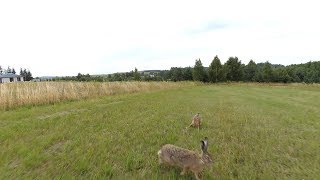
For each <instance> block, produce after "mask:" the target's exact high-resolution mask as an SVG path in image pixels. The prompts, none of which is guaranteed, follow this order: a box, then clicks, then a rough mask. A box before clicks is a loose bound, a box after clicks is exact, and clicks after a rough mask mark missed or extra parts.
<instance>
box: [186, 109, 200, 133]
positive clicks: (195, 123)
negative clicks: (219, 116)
mask: <svg viewBox="0 0 320 180" xmlns="http://www.w3.org/2000/svg"><path fill="white" fill-rule="evenodd" d="M200 126H201V117H200V113H197V114H196V115H195V116H193V118H192V122H191V124H190V125H189V127H197V128H198V130H199V131H200Z"/></svg>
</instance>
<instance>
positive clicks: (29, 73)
mask: <svg viewBox="0 0 320 180" xmlns="http://www.w3.org/2000/svg"><path fill="white" fill-rule="evenodd" d="M32 79H33V77H32V74H31V72H30V71H29V70H28V71H27V73H26V81H31V80H32Z"/></svg>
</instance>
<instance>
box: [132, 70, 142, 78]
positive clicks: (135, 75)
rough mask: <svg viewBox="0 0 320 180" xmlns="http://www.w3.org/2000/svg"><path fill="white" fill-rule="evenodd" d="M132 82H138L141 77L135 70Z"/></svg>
mask: <svg viewBox="0 0 320 180" xmlns="http://www.w3.org/2000/svg"><path fill="white" fill-rule="evenodd" d="M133 77H134V80H135V81H140V80H141V77H140V73H139V72H138V69H137V68H134V74H133Z"/></svg>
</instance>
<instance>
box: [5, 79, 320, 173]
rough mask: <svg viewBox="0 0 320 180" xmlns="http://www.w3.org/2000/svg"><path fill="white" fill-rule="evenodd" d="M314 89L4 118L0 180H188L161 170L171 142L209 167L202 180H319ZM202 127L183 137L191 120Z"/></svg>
mask: <svg viewBox="0 0 320 180" xmlns="http://www.w3.org/2000/svg"><path fill="white" fill-rule="evenodd" d="M319 107H320V86H318V85H302V84H291V85H283V84H279V85H276V84H269V85H268V84H242V83H237V84H218V85H200V86H186V87H184V88H174V89H164V90H160V91H144V92H136V93H133V94H126V93H121V94H114V95H112V96H110V95H109V96H105V95H103V96H99V97H91V98H86V99H78V100H76V101H74V100H73V101H66V100H64V101H63V102H58V103H52V104H46V103H45V105H38V106H20V107H16V108H14V109H9V110H1V111H0V132H1V133H0V149H1V150H0V179H18V178H23V179H34V178H37V179H49V178H50V179H51V178H58V179H88V178H89V179H108V178H110V179H194V176H193V174H192V173H189V174H187V175H185V176H180V175H179V174H180V169H177V168H168V167H162V166H159V165H158V159H157V151H158V150H159V149H160V147H161V145H164V144H167V143H172V144H175V145H178V146H181V147H184V148H188V149H191V150H195V151H198V152H200V140H201V139H202V138H203V137H205V136H207V137H208V138H209V148H208V151H209V152H210V153H211V154H212V156H213V159H214V164H213V165H212V166H211V167H209V168H208V169H207V170H206V171H205V172H204V174H203V178H204V179H318V178H320V177H319V176H320V154H319V149H320V141H319V137H320V108H319ZM197 112H199V113H201V116H202V119H203V128H202V129H201V130H200V132H198V130H196V129H189V130H187V131H186V130H185V127H186V126H187V125H189V124H190V122H191V118H192V116H193V115H194V114H195V113H197Z"/></svg>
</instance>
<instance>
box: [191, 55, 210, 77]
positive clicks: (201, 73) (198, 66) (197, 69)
mask: <svg viewBox="0 0 320 180" xmlns="http://www.w3.org/2000/svg"><path fill="white" fill-rule="evenodd" d="M192 77H193V80H194V81H202V82H207V73H206V71H205V69H204V67H203V65H202V63H201V60H200V59H198V60H196V62H195V65H194V68H193V72H192Z"/></svg>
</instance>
